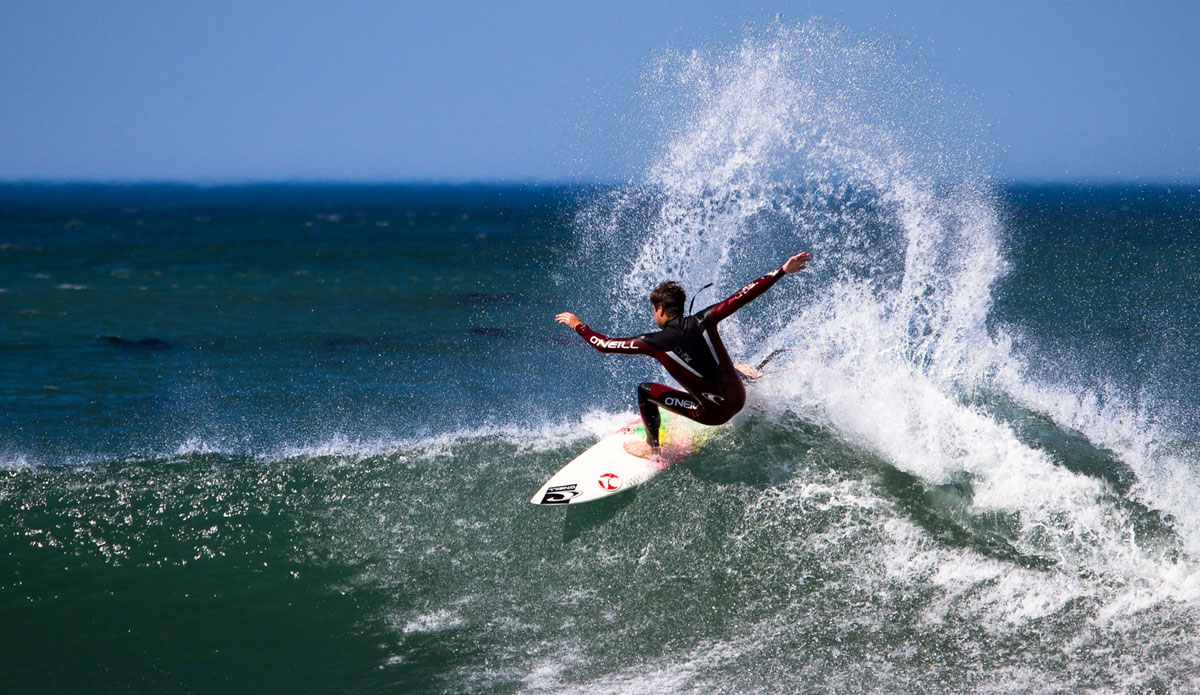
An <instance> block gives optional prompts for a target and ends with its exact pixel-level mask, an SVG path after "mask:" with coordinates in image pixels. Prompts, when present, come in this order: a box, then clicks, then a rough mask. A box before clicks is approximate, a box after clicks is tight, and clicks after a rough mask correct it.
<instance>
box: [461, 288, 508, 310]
mask: <svg viewBox="0 0 1200 695" xmlns="http://www.w3.org/2000/svg"><path fill="white" fill-rule="evenodd" d="M522 299H523V297H521V296H520V295H518V294H515V293H513V292H467V293H466V294H463V295H460V296H459V298H458V302H459V303H460V304H465V305H467V306H475V307H482V306H503V305H513V304H517V303H519V302H520V301H521V300H522Z"/></svg>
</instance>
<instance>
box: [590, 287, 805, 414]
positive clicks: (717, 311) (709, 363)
mask: <svg viewBox="0 0 1200 695" xmlns="http://www.w3.org/2000/svg"><path fill="white" fill-rule="evenodd" d="M784 274H785V273H784V272H783V269H782V268H778V269H776V270H773V271H771V272H769V273H767V274H766V275H763V276H762V277H760V278H758V279H757V280H755V281H754V282H751V283H750V284H748V285H746V286H745V287H743V288H741V289H740V290H738V291H737V292H734V293H733V294H732V295H730V296H729V297H727V298H726V299H724V300H722V301H720V302H717V303H716V304H713V305H712V306H710V307H708V308H707V309H704V310H703V311H700V312H698V313H696V314H693V315H691V316H686V317H685V316H677V317H675V318H672V319H671V320H670V321H667V323H666V325H665V326H663V329H662V330H661V331H658V332H657V333H648V334H645V335H640V336H637V337H636V338H609V337H607V336H605V335H602V334H600V333H597V332H596V331H593V330H592V329H591V328H589V327H588V326H587V325H586V324H582V323H581V324H579V325H578V326H576V328H575V331H576V332H577V333H579V335H581V336H583V338H584V340H586V341H587V342H588V343H589V344H590V345H592V347H594V348H596V349H597V350H599V351H601V352H615V353H621V354H626V355H650V356H651V357H653V358H654V359H656V360H658V362H659V364H661V365H662V366H663V367H664V368H665V369H666V370H667V373H668V374H670V375H671V376H672V377H674V379H675V380H676V381H678V382H679V383H680V385H681V386H683V388H684V389H685V390H686V393H684V392H682V391H677V390H675V389H672V388H670V387H669V386H665V385H663V384H646V385H643V386H644V387H647V388H648V393H649V398H650V399H651V400H653V401H654V402H655V403H658V404H659V405H661V406H662V407H664V408H666V409H667V410H670V411H671V412H674V413H678V414H680V415H683V416H684V417H688V418H691V419H692V420H695V421H697V422H700V423H702V424H705V425H719V424H721V423H724V422H728V421H729V419H730V418H732V417H733V416H734V415H736V414H737V412H738V411H739V410H741V409H742V406H743V405H745V403H746V389H745V388H744V387H743V386H742V380H741V379H740V378H739V376H738V372H737V370H736V369H735V368H734V366H733V360H731V359H730V358H729V353H728V352H726V350H725V344H724V343H723V342H721V336H720V334H719V333H718V332H717V324H718V323H720V322H721V321H722V320H723V319H725V318H727V317H728V316H729V315H730V314H732V313H733V312H735V311H737V310H738V309H739V308H741V307H743V306H745V305H746V304H749V303H750V302H751V301H752V300H754V299H755V298H756V297H758V296H759V295H761V294H762V293H763V292H766V291H767V290H768V289H770V287H771V285H774V284H775V282H776V281H777V280H778V279H779V278H781V277H783V276H784Z"/></svg>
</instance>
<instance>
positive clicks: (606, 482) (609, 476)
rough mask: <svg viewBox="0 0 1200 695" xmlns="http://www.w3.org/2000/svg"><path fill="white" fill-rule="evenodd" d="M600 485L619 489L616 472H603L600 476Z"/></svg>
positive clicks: (619, 480) (605, 487) (618, 478)
mask: <svg viewBox="0 0 1200 695" xmlns="http://www.w3.org/2000/svg"><path fill="white" fill-rule="evenodd" d="M597 482H599V483H600V487H601V488H603V489H605V490H619V489H620V488H621V478H620V477H619V476H618V475H617V474H616V473H605V474H604V475H602V476H600V480H598V481H597Z"/></svg>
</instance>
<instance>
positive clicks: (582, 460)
mask: <svg viewBox="0 0 1200 695" xmlns="http://www.w3.org/2000/svg"><path fill="white" fill-rule="evenodd" d="M710 429H712V428H710V427H706V426H704V425H701V424H698V423H696V422H692V421H691V420H688V419H687V418H683V417H676V416H674V415H672V414H671V413H669V412H666V411H663V413H662V427H661V428H660V430H659V441H660V443H661V444H662V448H661V450H662V451H663V455H662V456H654V457H651V458H648V459H645V458H641V457H639V456H634V455H632V454H630V453H628V452H626V451H625V442H631V441H639V440H642V441H644V440H645V438H646V430H645V428H644V427H643V426H642V419H641V418H640V417H638V418H634V419H633V420H631V421H630V422H628V423H626V424H625V425H624V426H623V427H621V428H620V429H619V430H617V431H616V432H613V433H612V434H609V435H607V436H605V437H604V438H603V439H601V440H600V441H599V442H596V444H595V445H594V446H592V448H590V449H588V450H587V451H585V452H583V453H582V454H580V455H579V456H577V457H575V458H574V459H573V460H572V461H571V462H570V463H568V464H567V465H565V466H563V467H562V470H560V471H559V472H557V473H555V474H554V475H553V476H552V477H551V478H550V480H548V481H546V484H545V485H543V486H542V487H541V489H539V490H538V491H537V494H535V495H534V496H533V499H531V500H529V501H530V503H532V504H540V505H546V506H551V505H559V504H582V503H584V502H594V501H596V500H599V499H604V498H605V497H610V496H612V495H615V494H618V493H620V492H624V491H625V490H628V489H630V488H633V487H637V486H638V485H641V484H642V483H644V482H646V481H647V480H650V479H651V478H653V477H654V476H656V475H658V474H659V473H662V472H663V471H665V470H666V469H668V468H670V467H671V466H673V465H675V464H676V463H679V461H681V460H682V459H683V457H684V456H686V455H687V454H688V453H689V452H690V451H692V450H693V449H695V447H696V446H698V445H699V444H700V443H701V442H702V441H703V440H704V439H706V438H707V430H710Z"/></svg>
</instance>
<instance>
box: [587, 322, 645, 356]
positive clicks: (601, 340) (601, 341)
mask: <svg viewBox="0 0 1200 695" xmlns="http://www.w3.org/2000/svg"><path fill="white" fill-rule="evenodd" d="M575 332H576V333H578V334H579V335H581V336H583V339H584V340H586V341H587V342H588V345H591V346H592V347H594V348H596V349H597V350H599V351H600V352H617V353H621V354H625V355H649V354H651V353H653V349H652V348H651V347H650V346H649V345H647V344H646V343H644V342H642V341H641V340H640V339H638V338H609V337H608V336H606V335H603V334H601V333H597V332H596V331H593V330H592V329H591V328H588V325H587V324H586V323H581V324H579V325H578V326H576V327H575Z"/></svg>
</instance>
